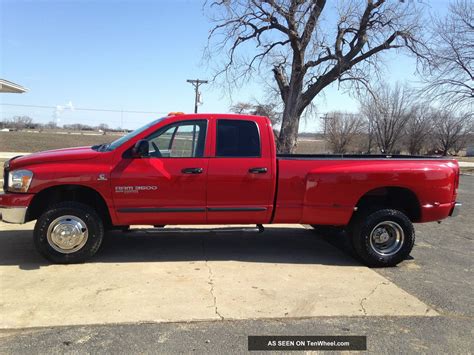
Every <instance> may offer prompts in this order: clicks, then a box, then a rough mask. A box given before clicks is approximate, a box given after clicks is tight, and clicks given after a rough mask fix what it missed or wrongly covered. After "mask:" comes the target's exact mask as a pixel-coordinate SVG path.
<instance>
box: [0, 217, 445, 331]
mask: <svg viewBox="0 0 474 355" xmlns="http://www.w3.org/2000/svg"><path fill="white" fill-rule="evenodd" d="M32 227H33V224H32V223H29V224H26V225H24V226H17V225H7V224H0V280H1V289H2V292H1V294H0V307H1V319H0V328H3V329H13V328H29V327H45V326H60V325H62V326H66V325H84V324H110V323H130V322H134V323H139V322H176V321H196V320H221V319H226V320H227V319H262V318H305V317H315V316H389V315H397V316H434V315H436V314H437V312H436V311H434V310H433V309H431V308H430V307H428V306H427V305H426V304H424V303H423V302H421V301H419V300H418V299H417V298H416V297H413V296H411V295H410V294H408V293H407V292H405V291H403V290H402V289H400V288H399V287H397V286H396V285H395V284H394V283H392V282H390V281H389V280H387V279H386V278H384V277H383V276H381V275H379V274H378V273H377V272H375V271H374V270H371V269H369V268H367V267H364V266H361V265H360V264H359V263H357V262H356V261H354V260H353V259H352V258H351V257H349V256H348V255H346V254H344V253H343V252H341V251H339V250H337V249H336V248H335V247H333V246H331V245H329V244H327V243H325V242H324V241H322V240H320V239H319V238H317V237H316V235H315V233H314V232H313V231H312V230H308V229H305V228H304V227H302V226H300V225H291V226H271V227H270V228H267V230H266V232H265V233H263V234H260V235H259V234H243V233H235V232H234V233H232V234H217V235H211V234H202V235H200V234H198V235H182V234H176V235H150V234H149V233H143V232H137V233H115V234H113V235H110V236H109V238H108V240H107V242H106V243H105V245H104V247H103V250H102V251H101V252H100V254H99V255H97V257H95V258H94V259H93V260H91V261H90V262H88V263H85V264H80V265H48V264H47V263H46V262H45V261H44V260H43V259H42V258H41V257H40V256H38V255H37V254H36V252H35V250H34V249H33V243H32V240H31V228H32Z"/></svg>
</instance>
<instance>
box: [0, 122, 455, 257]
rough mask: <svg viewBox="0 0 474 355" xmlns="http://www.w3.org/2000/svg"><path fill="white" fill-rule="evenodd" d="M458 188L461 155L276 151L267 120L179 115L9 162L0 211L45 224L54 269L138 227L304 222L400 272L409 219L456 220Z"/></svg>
mask: <svg viewBox="0 0 474 355" xmlns="http://www.w3.org/2000/svg"><path fill="white" fill-rule="evenodd" d="M458 184H459V167H458V164H457V162H456V161H455V160H452V159H444V158H443V159H438V158H423V157H411V156H363V155H360V156H359V155H357V156H356V155H347V156H346V155H339V156H338V155H286V154H283V155H277V154H276V149H275V143H274V137H273V131H272V127H271V124H270V121H269V119H268V118H266V117H260V116H248V115H230V114H171V115H169V116H167V117H163V118H160V119H157V120H155V121H153V122H150V123H149V124H147V125H145V126H144V127H142V128H139V129H137V130H136V131H134V132H131V133H129V134H127V135H126V136H124V137H121V138H119V139H117V140H116V141H114V142H112V143H110V144H102V145H96V146H92V147H80V148H70V149H60V150H52V151H46V152H40V153H35V154H30V155H26V156H21V157H16V158H13V159H11V160H9V161H7V162H6V163H5V168H4V193H3V194H0V214H1V215H2V217H1V218H2V220H3V221H5V222H9V223H25V222H28V221H32V220H37V222H36V225H35V229H34V232H33V236H34V243H35V246H36V248H37V250H38V251H39V252H40V253H41V254H42V255H43V256H45V257H46V258H47V259H49V260H50V261H52V262H55V263H77V262H83V261H84V260H86V259H88V258H90V257H92V256H93V255H94V254H95V253H96V252H97V250H98V249H99V247H100V245H101V242H102V239H103V236H104V233H105V231H106V230H107V229H112V228H125V227H127V226H130V225H137V224H141V225H143V224H144V225H174V224H180V225H185V224H194V225H195V224H203V225H205V224H257V225H262V224H271V223H301V224H310V225H313V226H340V227H345V228H346V230H347V231H348V235H349V237H350V239H351V245H352V246H353V248H354V251H355V253H356V254H357V255H358V256H359V258H360V259H361V260H362V261H363V262H364V263H366V264H367V265H369V266H392V265H396V264H397V263H399V262H400V261H402V260H403V259H404V258H405V257H406V256H407V255H408V254H409V253H410V251H411V249H412V247H413V244H414V240H415V231H414V228H413V224H412V223H414V222H416V223H418V222H431V221H439V220H441V219H443V218H446V217H448V216H452V215H455V214H456V213H457V212H458V209H459V207H460V204H459V203H456V195H457V188H458Z"/></svg>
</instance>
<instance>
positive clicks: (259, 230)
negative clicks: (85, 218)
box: [129, 224, 265, 234]
mask: <svg viewBox="0 0 474 355" xmlns="http://www.w3.org/2000/svg"><path fill="white" fill-rule="evenodd" d="M129 231H130V232H137V231H140V232H145V233H153V234H155V233H158V234H165V233H166V234H172V233H180V234H181V233H185V234H190V233H214V234H217V233H235V232H240V233H263V232H264V231H265V228H264V227H263V225H261V224H257V225H256V226H255V227H243V228H240V227H223V228H149V229H130V230H129Z"/></svg>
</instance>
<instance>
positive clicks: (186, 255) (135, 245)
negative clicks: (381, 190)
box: [0, 227, 361, 270]
mask: <svg viewBox="0 0 474 355" xmlns="http://www.w3.org/2000/svg"><path fill="white" fill-rule="evenodd" d="M332 238H338V237H337V236H330V235H321V234H318V233H316V232H314V231H312V230H306V229H291V228H272V227H267V228H266V229H265V232H264V233H261V234H258V233H243V232H232V233H215V232H213V233H192V234H182V233H169V234H168V233H167V234H160V233H150V232H143V231H131V232H110V233H108V234H107V236H106V238H105V240H104V243H103V245H102V247H101V249H100V250H99V252H98V253H97V254H96V255H95V256H94V257H93V258H92V259H91V260H90V261H89V262H90V263H127V262H166V261H168V262H169V261H173V262H179V261H184V262H187V261H204V260H208V261H243V262H250V263H251V262H255V263H282V264H285V263H289V264H321V265H337V266H360V265H361V264H360V263H359V262H358V261H356V260H355V259H353V258H352V257H351V256H350V255H349V253H347V252H345V251H344V249H343V248H342V250H341V248H339V246H338V247H335V246H333V245H331V244H330V243H328V242H327V241H328V240H329V239H332ZM0 265H11V266H19V267H20V268H21V269H22V270H35V269H38V268H40V267H42V266H47V265H50V263H49V262H48V261H46V260H45V259H43V258H42V257H41V256H40V255H38V253H37V252H36V250H35V249H34V246H33V240H32V231H30V230H10V231H0Z"/></svg>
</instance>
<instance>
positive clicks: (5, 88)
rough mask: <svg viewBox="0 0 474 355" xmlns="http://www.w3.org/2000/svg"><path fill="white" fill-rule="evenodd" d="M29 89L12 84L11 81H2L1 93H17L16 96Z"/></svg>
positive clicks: (0, 85) (0, 82)
mask: <svg viewBox="0 0 474 355" xmlns="http://www.w3.org/2000/svg"><path fill="white" fill-rule="evenodd" d="M25 91H28V89H26V88H24V87H23V86H21V85H18V84H15V83H12V82H11V81H8V80H5V79H0V92H1V93H15V94H22V93H24V92H25Z"/></svg>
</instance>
